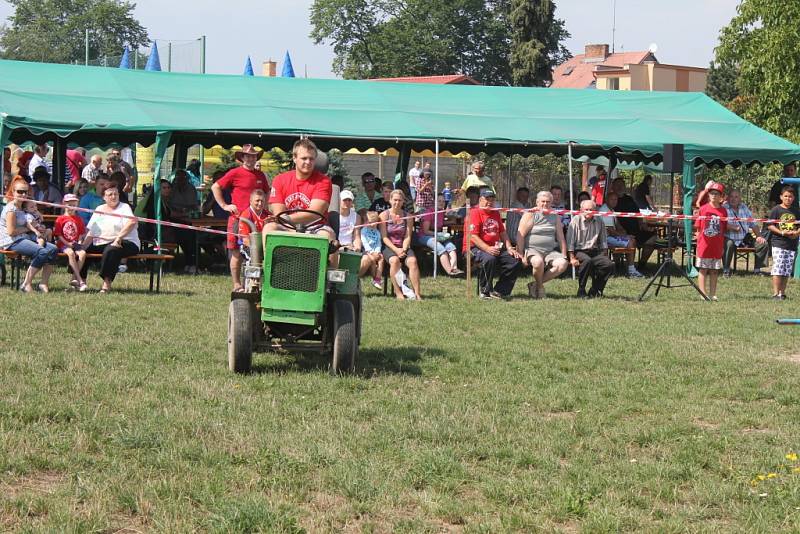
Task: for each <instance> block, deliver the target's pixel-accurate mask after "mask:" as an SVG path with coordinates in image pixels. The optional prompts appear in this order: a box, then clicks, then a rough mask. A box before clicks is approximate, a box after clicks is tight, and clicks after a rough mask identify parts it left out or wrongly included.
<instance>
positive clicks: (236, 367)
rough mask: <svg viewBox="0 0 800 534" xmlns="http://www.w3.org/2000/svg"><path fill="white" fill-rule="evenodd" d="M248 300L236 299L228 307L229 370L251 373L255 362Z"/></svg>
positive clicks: (250, 309)
mask: <svg viewBox="0 0 800 534" xmlns="http://www.w3.org/2000/svg"><path fill="white" fill-rule="evenodd" d="M252 315H253V313H252V306H251V304H250V302H249V301H248V300H245V299H234V300H232V301H231V304H230V306H229V307H228V369H230V370H231V371H233V372H234V373H249V372H250V367H251V365H252V362H253V318H252Z"/></svg>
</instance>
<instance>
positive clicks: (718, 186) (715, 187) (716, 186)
mask: <svg viewBox="0 0 800 534" xmlns="http://www.w3.org/2000/svg"><path fill="white" fill-rule="evenodd" d="M706 189H708V190H709V191H718V192H719V193H720V194H724V193H725V186H724V185H722V184H721V183H719V182H711V183H710V184H708V186H706Z"/></svg>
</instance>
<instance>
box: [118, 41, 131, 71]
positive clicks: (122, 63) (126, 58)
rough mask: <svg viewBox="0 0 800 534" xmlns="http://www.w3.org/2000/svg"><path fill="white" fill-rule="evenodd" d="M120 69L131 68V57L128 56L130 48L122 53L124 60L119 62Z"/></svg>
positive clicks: (126, 48)
mask: <svg viewBox="0 0 800 534" xmlns="http://www.w3.org/2000/svg"><path fill="white" fill-rule="evenodd" d="M119 68H121V69H129V68H131V57H130V55H129V54H128V47H127V46H126V47H125V50H124V51H123V52H122V59H120V60H119Z"/></svg>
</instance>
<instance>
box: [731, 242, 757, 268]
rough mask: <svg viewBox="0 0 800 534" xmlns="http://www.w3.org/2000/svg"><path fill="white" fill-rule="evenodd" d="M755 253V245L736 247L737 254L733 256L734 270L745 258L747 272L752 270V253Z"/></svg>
mask: <svg viewBox="0 0 800 534" xmlns="http://www.w3.org/2000/svg"><path fill="white" fill-rule="evenodd" d="M755 253H756V249H754V248H753V247H736V254H734V256H733V266H732V267H733V270H734V271H736V264H737V263H738V262H739V260H744V267H745V272H750V254H755ZM754 261H755V260H754Z"/></svg>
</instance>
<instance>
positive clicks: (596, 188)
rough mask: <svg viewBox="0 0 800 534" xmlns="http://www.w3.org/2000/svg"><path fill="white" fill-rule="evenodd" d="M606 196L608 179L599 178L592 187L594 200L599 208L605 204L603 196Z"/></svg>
mask: <svg viewBox="0 0 800 534" xmlns="http://www.w3.org/2000/svg"><path fill="white" fill-rule="evenodd" d="M605 194H606V179H605V178H600V177H599V176H598V177H597V179H596V180H595V182H594V184H593V185H592V200H594V203H595V204H597V205H598V206H602V205H603V204H604V200H603V196H604V195H605Z"/></svg>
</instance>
